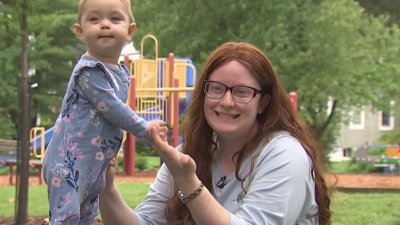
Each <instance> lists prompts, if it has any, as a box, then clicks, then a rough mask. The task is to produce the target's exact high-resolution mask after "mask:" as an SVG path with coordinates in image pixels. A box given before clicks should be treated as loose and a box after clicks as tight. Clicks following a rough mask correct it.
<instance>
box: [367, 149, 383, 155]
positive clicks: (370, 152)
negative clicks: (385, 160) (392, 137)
mask: <svg viewBox="0 0 400 225" xmlns="http://www.w3.org/2000/svg"><path fill="white" fill-rule="evenodd" d="M385 150H386V149H384V148H368V150H367V155H377V156H381V155H385Z"/></svg>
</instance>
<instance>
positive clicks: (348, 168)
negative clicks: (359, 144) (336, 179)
mask: <svg viewBox="0 0 400 225" xmlns="http://www.w3.org/2000/svg"><path fill="white" fill-rule="evenodd" d="M328 169H329V171H331V172H333V173H336V174H341V173H343V174H346V173H357V174H363V173H370V172H374V171H375V168H374V167H373V165H372V164H371V163H365V162H357V161H356V160H354V159H353V160H351V161H344V162H330V163H329V165H328Z"/></svg>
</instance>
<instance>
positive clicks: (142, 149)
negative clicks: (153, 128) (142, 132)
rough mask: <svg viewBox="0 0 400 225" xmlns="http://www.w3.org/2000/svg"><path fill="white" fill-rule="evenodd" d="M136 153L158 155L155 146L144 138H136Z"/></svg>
mask: <svg viewBox="0 0 400 225" xmlns="http://www.w3.org/2000/svg"><path fill="white" fill-rule="evenodd" d="M136 154H138V155H143V156H157V153H156V151H155V150H154V148H153V147H152V146H151V145H150V144H148V143H146V142H145V141H144V140H141V139H138V138H137V139H136Z"/></svg>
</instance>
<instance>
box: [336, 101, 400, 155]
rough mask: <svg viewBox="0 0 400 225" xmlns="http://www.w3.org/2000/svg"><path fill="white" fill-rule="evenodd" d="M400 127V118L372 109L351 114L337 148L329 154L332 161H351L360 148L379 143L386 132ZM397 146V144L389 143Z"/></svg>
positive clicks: (341, 132)
mask: <svg viewBox="0 0 400 225" xmlns="http://www.w3.org/2000/svg"><path fill="white" fill-rule="evenodd" d="M399 126H400V116H399V115H397V116H393V115H390V113H387V112H384V111H373V110H372V109H371V108H368V107H367V108H365V109H364V110H355V111H352V112H350V115H349V120H348V122H347V123H343V124H342V125H341V128H340V132H339V134H340V135H339V137H338V138H337V139H336V148H335V150H334V151H332V152H331V153H330V154H329V158H330V160H331V161H344V160H350V159H351V156H352V155H354V152H355V151H356V149H358V148H359V147H366V146H370V145H373V144H376V143H377V140H378V139H379V138H380V137H381V136H382V135H383V134H384V133H386V132H388V131H391V130H393V129H394V128H395V127H399ZM388 144H396V143H388Z"/></svg>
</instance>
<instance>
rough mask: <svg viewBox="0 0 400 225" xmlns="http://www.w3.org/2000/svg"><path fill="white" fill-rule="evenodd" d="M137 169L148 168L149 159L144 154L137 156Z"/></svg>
mask: <svg viewBox="0 0 400 225" xmlns="http://www.w3.org/2000/svg"><path fill="white" fill-rule="evenodd" d="M135 167H136V169H138V170H145V169H148V167H149V165H148V163H147V160H146V158H145V157H143V156H140V155H138V156H136V164H135Z"/></svg>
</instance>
